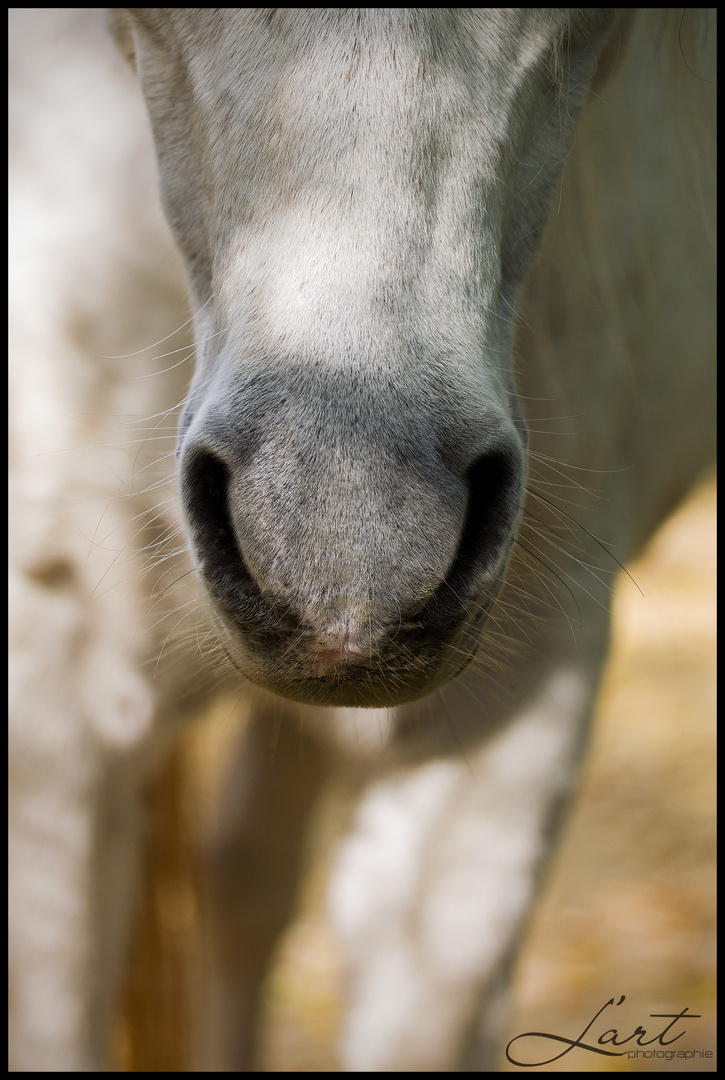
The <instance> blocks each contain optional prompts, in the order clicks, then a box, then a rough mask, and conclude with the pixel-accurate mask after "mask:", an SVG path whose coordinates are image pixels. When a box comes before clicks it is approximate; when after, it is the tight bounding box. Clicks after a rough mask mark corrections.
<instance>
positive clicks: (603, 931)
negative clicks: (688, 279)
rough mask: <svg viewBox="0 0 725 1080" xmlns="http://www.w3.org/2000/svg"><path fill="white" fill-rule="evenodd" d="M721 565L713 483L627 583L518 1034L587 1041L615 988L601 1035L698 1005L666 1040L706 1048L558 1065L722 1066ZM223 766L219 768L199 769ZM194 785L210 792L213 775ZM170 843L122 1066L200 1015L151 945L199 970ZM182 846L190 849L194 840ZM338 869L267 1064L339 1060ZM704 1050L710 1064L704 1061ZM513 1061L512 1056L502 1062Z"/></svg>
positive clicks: (278, 1010)
mask: <svg viewBox="0 0 725 1080" xmlns="http://www.w3.org/2000/svg"><path fill="white" fill-rule="evenodd" d="M715 559H716V540H715V485H714V483H709V484H706V485H705V486H704V487H702V488H701V489H700V490H699V491H698V492H697V493H696V494H695V495H694V496H693V498H692V499H691V500H690V501H689V502H688V503H687V504H686V506H684V507H683V508H682V509H681V510H680V511H679V512H678V514H677V515H675V517H673V518H672V519H671V520H670V521H669V522H668V524H667V525H666V526H665V527H664V529H663V530H662V531H661V532H660V533H659V535H658V536H657V537H656V538H655V540H654V542H653V543H652V545H650V548H649V549H648V551H647V552H646V554H645V556H644V557H643V558H642V559H641V560H640V561H639V562H638V563H636V564H635V565H633V566H632V567H630V572H631V574H632V577H633V578H634V580H635V581H636V582H637V585H638V586H639V589H641V591H642V593H643V594H644V595H642V594H641V593H640V592H639V591H638V589H637V587H636V586H635V585H634V584H633V583H632V581H631V580H629V579H628V578H626V577H625V576H624V575H622V578H621V581H620V585H619V590H618V594H617V597H616V602H615V620H614V635H615V636H614V647H613V653H612V658H611V662H610V665H609V668H608V671H607V674H606V676H605V681H604V686H603V690H602V694H601V698H600V703H599V707H598V716H597V720H596V725H595V729H594V738H593V744H592V751H591V754H590V757H589V760H588V764H587V767H586V769H585V773H584V777H583V783H582V786H581V789H580V793H579V796H578V798H577V800H576V802H575V804H574V806H573V809H572V815H571V818H570V824H569V827H568V829H567V832H566V834H565V837H564V842H563V844H562V846H561V849H560V851H559V854H558V856H557V859H556V861H555V865H554V867H553V868H552V872H551V873H550V875H549V878H548V881H547V884H546V887H545V890H544V894H543V896H542V900H541V904H540V906H539V908H538V910H537V914H536V917H535V920H534V923H533V925H532V927H531V929H530V934H529V936H528V939H527V941H526V944H525V946H524V949H523V951H522V954H521V958H520V962H519V965H518V968H517V972H516V977H515V981H514V994H513V1009H512V1015H511V1020H510V1024H509V1035H508V1038H509V1039H513V1038H514V1037H515V1036H517V1035H521V1034H523V1033H526V1032H531V1031H537V1032H545V1033H549V1034H556V1035H558V1036H561V1037H564V1038H567V1039H576V1038H577V1037H578V1036H580V1035H581V1033H582V1032H583V1031H584V1029H585V1028H586V1026H587V1025H588V1024H589V1021H590V1020H591V1019H592V1018H593V1017H594V1015H595V1014H596V1013H597V1012H598V1010H600V1009H601V1008H602V1007H603V1006H604V1005H605V1003H606V1002H607V1001H608V1000H609V999H610V998H611V999H613V1000H614V1002H618V1001H619V1000H620V998H621V997H622V995H624V996H625V1000H624V1001H623V1002H622V1003H621V1005H612V1006H609V1008H608V1009H607V1010H606V1011H605V1013H604V1014H603V1015H602V1017H601V1020H600V1022H599V1023H598V1024H594V1025H593V1026H592V1027H591V1029H590V1031H589V1035H588V1037H589V1039H590V1041H591V1042H594V1043H595V1045H596V1039H597V1037H598V1036H599V1035H600V1034H602V1033H603V1032H605V1031H606V1030H607V1029H611V1028H613V1027H615V1028H617V1030H618V1032H619V1035H618V1036H617V1038H619V1039H622V1038H625V1037H626V1036H628V1035H631V1033H632V1032H633V1031H634V1030H635V1029H636V1028H637V1026H638V1025H641V1026H642V1027H643V1028H644V1029H645V1030H646V1031H647V1032H648V1035H647V1036H642V1039H643V1041H644V1040H645V1039H650V1038H653V1037H655V1036H656V1035H658V1034H659V1032H660V1031H662V1029H663V1027H664V1026H665V1025H666V1024H667V1023H668V1022H669V1021H668V1020H659V1019H651V1014H652V1013H664V1014H667V1013H669V1014H677V1013H679V1012H681V1011H682V1010H683V1009H685V1008H687V1009H688V1012H689V1014H690V1015H692V1014H700V1016H699V1018H697V1019H692V1020H691V1021H686V1022H685V1021H678V1022H677V1025H676V1026H675V1027H674V1028H673V1029H672V1031H671V1032H670V1033H669V1035H668V1036H666V1038H671V1037H672V1036H674V1035H675V1034H676V1033H678V1032H680V1031H684V1034H683V1035H682V1037H681V1038H679V1039H678V1040H677V1042H675V1043H674V1044H673V1046H670V1047H667V1048H665V1049H669V1050H673V1049H674V1050H683V1051H688V1052H693V1055H694V1056H693V1057H691V1058H685V1059H682V1058H680V1059H674V1060H671V1061H669V1062H668V1061H667V1060H663V1059H662V1057H659V1058H657V1057H644V1056H642V1055H643V1054H644V1053H649V1054H651V1053H652V1052H653V1051H657V1052H659V1053H660V1054H661V1053H662V1052H663V1048H662V1046H661V1045H660V1043H659V1042H655V1043H653V1044H651V1045H649V1046H643V1047H641V1048H638V1047H636V1044H635V1040H634V1039H632V1040H631V1041H630V1042H628V1043H627V1044H626V1046H625V1047H624V1049H626V1050H629V1049H630V1048H632V1047H634V1050H635V1051H637V1050H639V1053H640V1056H639V1057H638V1058H635V1059H629V1058H628V1056H627V1055H625V1056H623V1057H615V1058H607V1057H603V1056H600V1055H598V1054H595V1053H592V1052H589V1051H586V1050H582V1049H580V1048H575V1049H572V1050H570V1052H569V1053H568V1054H566V1055H565V1056H563V1057H562V1058H561V1059H560V1060H558V1061H556V1062H555V1063H553V1065H551V1066H548V1067H547V1066H542V1068H544V1069H547V1068H548V1069H554V1070H557V1071H560V1070H565V1071H568V1070H572V1071H573V1070H576V1071H660V1070H667V1069H671V1070H673V1071H681V1070H683V1069H690V1070H702V1071H712V1070H714V1068H715V1062H716V1058H715V1048H716V1042H715V1013H714V993H715V991H714V917H715V899H714V814H715V790H714V772H715V745H714V717H715ZM210 723H212V725H213V723H214V721H211V722H210ZM223 724H224V720H223V719H222V726H223ZM218 726H219V722H218V721H217V728H218ZM189 740H190V742H189V747H187V751H186V753H187V760H188V759H189V755H190V757H191V758H192V759H194V760H197V759H198V756H199V750H200V748H203V747H204V746H206V747H209V746H211V745H212V744H213V743H214V744H215V745H216V746H217V750H216V756H217V757H218V756H219V754H220V753H222V754H223V749H222V750H221V751H220V750H219V749H218V747H219V744H220V741H219V740H218V739H217V740H216V742H215V741H214V740H213V739H210V738H207V736H206V734H205V733H204V732H203V731H202V730H201V729H197V730H196V731H195V732H193V733H190V735H189ZM221 743H222V744H223V739H222V740H221ZM207 753H208V751H207ZM213 771H214V769H213V765H212V764H211V763H210V762H209V761H207V764H206V766H205V768H204V769H203V770H202V772H204V773H205V775H209V774H210V773H213ZM197 786H198V788H199V796H198V797H199V799H200V801H201V802H203V799H204V797H205V796H204V785H203V784H201V785H197ZM162 801H163V799H162ZM172 818H173V814H172ZM325 830H327V831H329V826H324V827H323V829H322V832H323V834H324V833H325ZM177 831H178V830H177ZM171 833H172V834H173V823H172V828H171ZM164 836H165V839H163V842H162V845H161V846H162V848H163V850H164V852H165V855H164V858H165V860H166V862H167V864H168V867H167V870H168V873H167V880H166V883H165V884H164V883H163V882H162V883H161V884H159V883H158V882H157V883H156V885H152V886H151V888H152V890H153V893H152V895H150V897H149V902H148V904H147V907H148V909H149V910H150V911H151V912H152V918H153V920H155V930H154V928H153V927H152V928H151V929H149V927H148V925H147V926H146V928H145V930H144V929H143V928H142V930H141V937H140V939H139V940H140V944H139V946H138V952H137V958H138V959H137V963H136V965H135V968H136V974H135V979H134V980H133V981H132V991H131V992H130V994H129V1004H128V1006H127V1019H126V1022H125V1023H124V1024H123V1025H121V1026H120V1027H119V1034H118V1048H119V1050H118V1053H119V1064H120V1065H121V1066H122V1067H124V1068H126V1069H136V1070H143V1069H149V1070H152V1071H153V1070H156V1071H173V1070H174V1069H175V1068H178V1067H179V1066H178V1065H175V1064H174V1063H173V1060H172V1059H174V1058H175V1057H177V1055H178V1054H179V1053H180V1051H181V1049H182V1048H183V1042H184V1034H185V1024H187V1023H188V1021H187V1020H185V1018H184V1015H183V1013H184V1010H183V1003H182V1002H180V1001H179V999H178V995H177V996H176V997H175V996H174V991H173V990H170V989H169V981H168V979H167V978H165V977H164V975H163V973H161V972H160V969H159V968H158V965H156V966H154V963H153V961H152V957H153V953H154V948H153V947H152V946H151V945H150V944H149V941H150V938H153V936H154V933H155V934H156V936H157V937H159V935H161V939H162V940H163V941H164V942H165V946H164V949H162V951H164V950H165V951H166V953H167V954H169V955H170V956H171V961H170V963H171V966H172V967H175V966H176V967H177V968H178V966H179V964H180V965H181V967H183V960H184V956H185V957H186V959H187V960H190V962H191V966H192V967H193V961H194V955H195V941H194V937H195V935H198V926H197V925H196V909H195V905H194V898H193V889H192V888H191V886H190V884H189V882H188V881H185V880H184V868H183V856H182V857H180V858H179V860H177V862H174V856H173V850H174V844H173V843H171V844H170V843H169V842H168V827H167V833H166V834H164ZM176 841H177V842H178V844H179V845H180V846H181V847H183V838H182V837H180V836H178V835H177V837H176ZM320 847H321V848H323V849H324V847H325V835H323V836H322V838H321V840H320ZM169 875H170V876H169ZM324 877H325V875H324V870H320V869H319V868H318V869H317V870H316V871H315V872H314V873H313V874H312V875H311V877H310V880H309V881H308V882H307V885H306V888H305V902H304V905H303V906H304V911H303V915H302V916H301V918H300V919H299V920H298V921H297V923H296V924H295V925H294V926H293V927H292V928H291V930H290V931H289V932H288V934H287V935H286V937H285V939H284V941H283V943H282V945H281V947H280V950H279V958H278V962H277V964H276V966H275V969H274V972H273V974H272V976H271V978H270V980H269V984H268V988H267V992H266V998H267V1000H266V1008H267V1014H268V1021H267V1027H266V1032H265V1035H264V1043H263V1062H262V1067H263V1069H264V1070H267V1071H288V1070H289V1071H295V1072H306V1071H339V1068H340V1065H339V1060H338V1058H337V1057H336V1051H335V1044H336V1037H337V1032H338V1029H339V1024H340V1017H341V1014H340V1007H339V987H340V971H339V964H338V958H337V953H336V949H335V942H334V939H333V937H332V934H331V932H330V930H329V928H328V927H327V924H326V921H325V917H324ZM169 882H171V885H170V884H169ZM144 933H145V934H146V937H145V938H144V937H143V934H144ZM149 935H150V937H149ZM180 955H181V961H180V960H179V956H180ZM187 977H188V976H187ZM150 982H151V983H154V984H155V988H154V986H151V987H150V986H149V983H150ZM182 983H183V980H182ZM134 987H135V989H134ZM160 1014H164V1015H165V1018H166V1019H165V1021H164V1020H160V1019H159V1015H160ZM149 1020H150V1022H149ZM164 1028H166V1030H164ZM144 1031H145V1034H144ZM139 1032H141V1035H139ZM585 1041H586V1040H585ZM165 1046H166V1047H167V1049H164V1047H165ZM565 1046H566V1044H562V1043H554V1042H552V1041H551V1040H543V1039H538V1040H532V1039H529V1040H520V1041H519V1042H518V1043H517V1044H516V1047H517V1048H518V1049H519V1050H520V1055H521V1056H520V1058H519V1059H518V1060H524V1061H526V1060H528V1061H542V1060H545V1059H548V1058H551V1057H553V1056H554V1055H557V1054H560V1053H561V1051H562V1049H565ZM611 1048H612V1047H611V1046H610V1047H609V1049H611ZM706 1051H711V1052H712V1054H713V1056H712V1057H711V1058H705V1057H701V1056H698V1055H699V1053H700V1052H706ZM512 1053H513V1054H514V1057H516V1051H514V1049H513V1048H512ZM516 1068H517V1066H515V1065H512V1064H509V1063H507V1062H506V1061H505V1059H502V1062H501V1069H502V1070H506V1069H508V1070H511V1071H515V1070H516Z"/></svg>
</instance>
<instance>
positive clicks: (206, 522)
mask: <svg viewBox="0 0 725 1080" xmlns="http://www.w3.org/2000/svg"><path fill="white" fill-rule="evenodd" d="M230 475H231V474H230V470H229V467H228V466H227V465H226V464H225V463H224V461H222V460H221V458H220V457H218V456H217V455H216V454H215V453H213V452H212V451H210V450H209V449H207V448H206V447H198V446H193V445H192V446H188V445H187V446H185V447H184V449H183V452H182V458H181V472H180V476H181V499H182V506H183V510H184V516H185V518H186V523H187V526H188V529H189V533H190V535H191V539H192V548H193V552H194V556H195V561H196V564H197V567H198V569H199V570H200V571H201V572H202V574H203V576H204V578H205V579H206V580H207V582H208V583H209V584H210V586H211V587H212V589H213V591H214V594H215V597H216V599H217V600H219V601H220V602H221V603H222V604H223V605H224V606H225V607H227V608H228V609H230V610H231V611H237V612H240V613H241V608H243V607H244V604H245V602H247V601H248V600H249V599H250V597H251V596H258V594H259V590H258V587H257V585H256V582H255V581H254V579H253V577H252V575H251V574H250V572H249V569H248V567H247V565H246V563H245V561H244V557H243V555H242V552H241V551H240V550H239V545H238V543H237V537H236V534H235V531H234V525H233V522H232V518H231V514H230V510H229V485H230Z"/></svg>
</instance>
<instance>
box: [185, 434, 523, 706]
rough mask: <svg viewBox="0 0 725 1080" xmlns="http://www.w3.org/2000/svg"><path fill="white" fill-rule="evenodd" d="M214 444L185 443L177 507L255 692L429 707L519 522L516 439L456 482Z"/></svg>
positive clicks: (197, 438)
mask: <svg viewBox="0 0 725 1080" xmlns="http://www.w3.org/2000/svg"><path fill="white" fill-rule="evenodd" d="M211 430H212V429H211V427H210V426H209V425H207V426H204V425H202V424H198V425H196V426H195V425H192V426H191V428H190V432H189V434H187V437H186V439H185V441H184V445H183V447H182V452H181V459H180V479H181V494H182V505H183V508H184V516H185V519H186V525H187V530H188V533H189V535H190V539H191V546H192V551H193V554H194V557H195V564H196V569H197V574H198V576H199V577H200V579H201V581H202V584H203V586H204V588H205V591H206V593H207V595H208V597H209V599H210V601H211V606H212V608H213V609H214V610H215V612H216V613H217V616H219V617H220V619H221V622H222V623H223V626H224V629H225V630H226V631H227V637H228V640H229V642H230V643H231V646H232V653H233V654H234V656H235V658H236V659H237V660H239V663H240V665H241V667H242V669H243V670H245V671H246V672H247V673H248V674H250V677H251V678H252V679H253V680H254V681H257V682H260V683H261V684H262V685H266V686H268V687H269V688H271V689H273V690H276V691H277V692H278V693H282V694H285V695H286V696H289V697H293V698H295V699H297V700H303V701H310V702H312V703H318V704H345V705H365V706H367V705H373V706H380V705H390V704H395V703H396V701H398V700H410V698H411V697H419V696H421V695H422V694H424V693H426V692H427V690H428V689H430V688H431V686H430V684H431V683H432V682H434V679H435V677H436V669H437V668H441V666H442V665H443V666H445V664H444V661H443V659H442V657H443V656H444V655H445V653H446V647H447V645H448V644H452V646H453V647H452V648H449V649H448V655H449V657H453V658H454V659H455V662H456V663H457V664H458V666H459V667H460V659H459V658H460V656H461V655H462V650H461V648H459V647H457V646H456V645H455V640H454V639H455V638H456V634H457V633H458V632H459V631H460V632H461V633H465V631H464V629H462V628H463V625H464V623H466V621H468V622H469V623H471V622H472V621H473V620H475V628H476V630H475V632H478V628H479V627H480V625H481V618H482V617H483V615H484V613H485V611H486V610H487V608H488V606H489V605H490V597H491V596H495V591H496V590H497V588H498V584H499V583H500V577H501V574H502V572H503V567H504V566H505V563H506V559H507V556H508V550H509V548H510V545H511V542H512V538H513V533H514V529H515V526H516V522H517V518H518V512H519V504H520V499H521V489H522V484H523V450H522V447H521V445H520V443H518V442H517V441H516V439H515V438H512V437H511V436H510V434H509V433H506V432H504V433H503V435H501V434H500V433H499V437H497V438H496V439H492V440H490V442H489V445H488V446H487V447H486V448H485V449H484V452H483V453H481V454H479V455H478V457H477V458H475V460H473V461H472V462H471V464H470V465H469V467H468V468H466V469H465V470H462V469H459V470H458V471H456V470H454V469H450V468H448V469H446V468H443V467H442V466H441V467H440V468H438V467H437V466H435V464H433V465H431V463H430V461H431V459H430V456H429V458H428V459H426V458H425V457H424V454H423V453H421V456H420V458H419V459H417V460H413V461H411V459H410V456H408V457H407V458H406V459H405V460H404V461H401V458H402V455H399V457H398V459H396V458H395V455H394V454H392V453H388V452H387V450H386V449H385V448H383V450H380V451H379V452H378V453H377V456H376V454H375V453H374V452H372V451H371V453H370V454H369V455H368V456H366V457H365V458H364V459H360V460H358V459H357V458H352V457H351V456H350V454H347V456H346V455H345V453H344V452H338V451H339V447H338V448H337V449H336V450H335V453H334V454H333V453H327V452H326V450H325V448H324V447H322V448H320V449H319V451H316V453H315V455H313V457H312V458H305V460H303V461H301V460H300V459H301V457H302V455H301V454H300V452H299V447H297V448H295V444H294V440H293V439H292V438H291V437H290V436H289V435H288V434H287V433H286V434H285V438H284V439H282V438H281V437H280V438H279V439H278V440H277V441H275V440H274V439H269V438H268V439H267V441H266V442H264V441H263V442H261V443H258V444H257V445H256V446H253V447H251V449H249V447H247V450H246V452H240V450H239V443H237V444H230V442H229V441H228V440H227V441H224V440H222V439H219V438H214V437H212V435H210V431H211ZM225 438H226V437H225ZM230 445H236V449H235V450H232V449H230ZM472 613H473V614H472ZM470 640H472V637H471V636H470V635H469V637H468V638H467V639H466V642H465V644H466V647H468V642H469V641H470ZM472 652H473V650H471V654H472ZM452 662H453V660H451V663H452ZM450 677H452V676H450Z"/></svg>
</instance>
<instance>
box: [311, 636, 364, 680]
mask: <svg viewBox="0 0 725 1080" xmlns="http://www.w3.org/2000/svg"><path fill="white" fill-rule="evenodd" d="M306 652H307V655H308V656H309V660H310V665H311V667H312V670H313V673H314V674H315V675H317V676H318V677H320V678H324V677H325V676H327V675H334V674H338V673H340V672H342V671H344V670H345V669H347V668H350V667H354V666H357V665H360V664H363V663H365V662H366V661H367V660H369V650H366V651H364V650H363V649H362V648H361V647H360V646H358V645H356V644H355V643H354V641H352V640H351V637H350V631H349V629H346V630H345V631H344V633H343V634H342V635H336V634H318V635H317V637H316V638H315V639H314V640H313V641H311V642H310V643H309V644H308V645H307V648H306Z"/></svg>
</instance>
